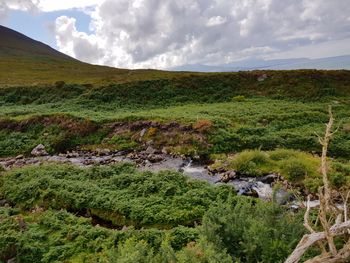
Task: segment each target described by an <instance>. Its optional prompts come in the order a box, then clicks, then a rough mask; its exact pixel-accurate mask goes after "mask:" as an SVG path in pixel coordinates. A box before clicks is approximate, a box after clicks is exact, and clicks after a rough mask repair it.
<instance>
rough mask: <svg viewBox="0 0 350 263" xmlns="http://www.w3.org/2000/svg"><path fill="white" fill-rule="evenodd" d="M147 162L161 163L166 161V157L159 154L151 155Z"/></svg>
mask: <svg viewBox="0 0 350 263" xmlns="http://www.w3.org/2000/svg"><path fill="white" fill-rule="evenodd" d="M147 160H148V161H150V162H151V163H159V162H161V161H163V160H164V157H163V156H162V155H159V154H150V155H148V156H147Z"/></svg>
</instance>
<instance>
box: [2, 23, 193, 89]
mask: <svg viewBox="0 0 350 263" xmlns="http://www.w3.org/2000/svg"><path fill="white" fill-rule="evenodd" d="M188 74H190V73H188ZM179 75H181V76H183V75H186V74H183V73H173V72H166V71H160V70H127V69H117V68H112V67H106V66H97V65H91V64H88V63H84V62H81V61H79V60H76V59H74V58H71V57H69V56H67V55H65V54H62V53H60V52H58V51H57V50H55V49H53V48H51V47H49V46H48V45H45V44H43V43H41V42H39V41H36V40H33V39H31V38H29V37H27V36H25V35H23V34H21V33H19V32H16V31H14V30H12V29H9V28H6V27H4V26H0V87H1V86H2V87H3V86H32V85H42V84H53V83H55V82H57V81H64V82H66V83H77V84H94V85H104V84H109V83H124V82H129V81H135V80H146V79H159V78H169V77H175V76H179Z"/></svg>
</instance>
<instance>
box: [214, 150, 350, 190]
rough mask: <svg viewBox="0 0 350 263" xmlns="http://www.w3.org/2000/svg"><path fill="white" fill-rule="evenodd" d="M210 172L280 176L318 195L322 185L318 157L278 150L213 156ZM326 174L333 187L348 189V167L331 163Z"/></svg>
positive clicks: (334, 162) (344, 164) (349, 183)
mask: <svg viewBox="0 0 350 263" xmlns="http://www.w3.org/2000/svg"><path fill="white" fill-rule="evenodd" d="M215 157H216V158H215V159H216V161H215V163H213V164H212V165H211V169H213V170H220V169H224V170H235V171H236V172H237V173H238V174H240V175H242V176H252V177H259V176H263V175H268V174H271V173H275V174H280V175H282V176H283V177H284V178H285V179H287V180H288V181H289V182H291V183H293V184H294V185H295V186H302V187H303V188H305V189H307V190H308V191H310V192H313V193H317V190H318V187H320V186H321V185H322V177H321V172H320V166H321V160H320V158H319V157H317V156H314V155H312V154H308V153H305V152H301V151H295V150H287V149H277V150H274V151H266V152H263V151H260V150H246V151H243V152H241V153H238V154H236V155H233V156H232V155H220V156H215ZM330 163H331V165H330V167H329V168H330V169H329V174H330V177H331V180H332V183H333V186H334V187H335V188H341V187H343V188H349V187H350V165H349V164H346V163H342V162H337V161H334V160H333V161H332V160H330Z"/></svg>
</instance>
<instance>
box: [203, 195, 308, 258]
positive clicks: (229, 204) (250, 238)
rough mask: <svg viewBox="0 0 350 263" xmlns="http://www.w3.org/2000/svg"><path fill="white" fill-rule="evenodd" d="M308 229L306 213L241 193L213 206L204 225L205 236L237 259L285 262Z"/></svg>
mask: <svg viewBox="0 0 350 263" xmlns="http://www.w3.org/2000/svg"><path fill="white" fill-rule="evenodd" d="M304 231H305V230H304V227H303V225H302V213H297V214H291V213H289V212H288V211H284V210H283V209H282V208H280V207H278V206H276V205H274V204H272V203H264V202H261V201H260V200H254V199H250V198H247V197H243V198H242V197H238V196H237V197H234V198H232V199H229V200H228V201H226V202H225V203H218V204H217V205H216V206H213V207H211V208H210V209H209V211H208V212H207V213H206V214H205V215H204V218H203V227H202V235H203V236H204V238H205V239H206V240H207V241H208V242H210V243H211V244H213V246H214V247H215V249H216V250H217V251H227V253H229V254H230V255H231V257H232V258H233V259H234V261H235V262H283V261H284V260H285V259H286V257H287V256H288V255H289V254H290V253H291V251H292V250H293V249H294V247H295V246H296V244H297V243H298V242H299V240H300V238H301V237H302V235H303V233H304Z"/></svg>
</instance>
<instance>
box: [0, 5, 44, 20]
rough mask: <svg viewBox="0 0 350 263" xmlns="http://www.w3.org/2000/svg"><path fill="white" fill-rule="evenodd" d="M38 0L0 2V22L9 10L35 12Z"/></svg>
mask: <svg viewBox="0 0 350 263" xmlns="http://www.w3.org/2000/svg"><path fill="white" fill-rule="evenodd" d="M39 1H40V0H0V21H1V20H4V19H5V18H7V15H8V12H9V10H11V9H13V10H22V11H36V10H37V9H38V4H39Z"/></svg>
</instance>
